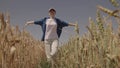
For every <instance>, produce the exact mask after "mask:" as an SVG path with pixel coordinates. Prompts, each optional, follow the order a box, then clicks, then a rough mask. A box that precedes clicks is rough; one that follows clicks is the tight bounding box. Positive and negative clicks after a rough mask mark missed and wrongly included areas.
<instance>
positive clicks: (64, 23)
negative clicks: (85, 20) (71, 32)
mask: <svg viewBox="0 0 120 68" xmlns="http://www.w3.org/2000/svg"><path fill="white" fill-rule="evenodd" d="M68 25H69V24H68V22H65V21H61V26H62V27H65V26H68Z"/></svg>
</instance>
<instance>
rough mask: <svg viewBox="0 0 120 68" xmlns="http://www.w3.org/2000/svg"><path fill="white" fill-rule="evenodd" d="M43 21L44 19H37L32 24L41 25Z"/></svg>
mask: <svg viewBox="0 0 120 68" xmlns="http://www.w3.org/2000/svg"><path fill="white" fill-rule="evenodd" d="M43 22H44V19H41V20H38V21H34V24H36V25H42V24H43Z"/></svg>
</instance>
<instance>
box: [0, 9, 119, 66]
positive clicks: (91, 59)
mask: <svg viewBox="0 0 120 68" xmlns="http://www.w3.org/2000/svg"><path fill="white" fill-rule="evenodd" d="M5 18H6V19H5ZM116 20H117V23H118V28H117V29H116V30H117V32H115V31H113V26H112V21H111V19H106V18H103V17H101V16H100V13H99V11H98V12H97V14H96V20H95V21H93V20H92V18H89V25H88V26H86V29H88V32H86V33H85V34H84V35H83V36H79V34H78V33H79V30H78V28H76V29H75V30H76V35H74V36H73V37H70V38H69V41H68V42H67V43H65V44H63V45H62V47H60V48H59V51H58V54H56V57H55V58H54V61H53V62H47V61H46V56H45V52H44V44H43V42H41V41H39V40H36V39H34V38H33V37H32V36H31V35H30V33H29V32H27V30H25V29H23V30H20V29H19V26H11V25H10V16H9V14H7V13H6V14H3V13H0V68H120V54H119V52H120V19H118V18H116Z"/></svg>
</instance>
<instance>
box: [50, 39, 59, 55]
mask: <svg viewBox="0 0 120 68" xmlns="http://www.w3.org/2000/svg"><path fill="white" fill-rule="evenodd" d="M58 45H59V41H58V39H55V40H53V42H52V45H51V53H50V55H51V56H54V55H55V54H56V52H57V51H58Z"/></svg>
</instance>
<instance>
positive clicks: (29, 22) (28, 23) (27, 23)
mask: <svg viewBox="0 0 120 68" xmlns="http://www.w3.org/2000/svg"><path fill="white" fill-rule="evenodd" d="M30 24H34V21H28V22H26V23H25V26H27V25H30Z"/></svg>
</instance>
